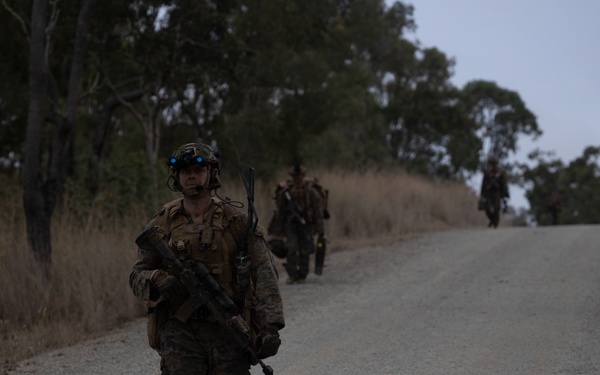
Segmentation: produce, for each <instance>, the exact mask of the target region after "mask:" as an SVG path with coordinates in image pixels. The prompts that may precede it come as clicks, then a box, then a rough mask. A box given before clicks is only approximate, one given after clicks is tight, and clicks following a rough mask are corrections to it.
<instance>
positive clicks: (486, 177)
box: [479, 158, 509, 228]
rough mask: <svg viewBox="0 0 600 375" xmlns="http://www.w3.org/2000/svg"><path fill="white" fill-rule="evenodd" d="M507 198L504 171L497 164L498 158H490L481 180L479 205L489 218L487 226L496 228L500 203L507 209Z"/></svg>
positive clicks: (506, 182)
mask: <svg viewBox="0 0 600 375" xmlns="http://www.w3.org/2000/svg"><path fill="white" fill-rule="evenodd" d="M508 198H509V193H508V181H507V176H506V171H505V170H504V169H503V168H500V167H499V166H498V160H497V159H495V158H491V159H490V160H489V161H488V165H487V168H486V170H485V172H484V174H483V181H481V193H480V201H479V206H480V208H482V209H483V210H485V214H486V216H487V218H488V219H489V224H488V227H494V228H497V227H498V224H499V222H500V209H501V208H500V204H501V203H502V205H503V206H504V207H503V211H504V212H506V211H507V207H508V206H507V202H506V199H508Z"/></svg>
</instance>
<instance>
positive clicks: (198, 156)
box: [167, 143, 221, 190]
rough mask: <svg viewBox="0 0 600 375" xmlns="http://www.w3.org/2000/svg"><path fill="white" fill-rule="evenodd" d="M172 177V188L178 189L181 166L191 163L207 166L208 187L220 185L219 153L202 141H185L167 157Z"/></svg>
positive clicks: (212, 187)
mask: <svg viewBox="0 0 600 375" xmlns="http://www.w3.org/2000/svg"><path fill="white" fill-rule="evenodd" d="M167 165H168V166H169V169H170V170H171V178H173V179H174V184H173V190H179V182H178V177H179V176H178V175H179V171H180V170H181V169H182V168H186V167H189V166H192V165H201V166H205V165H206V166H208V167H209V173H210V181H209V188H210V189H217V188H219V187H221V181H220V179H219V172H220V170H221V154H220V152H219V151H218V150H215V149H214V148H212V147H211V146H209V145H207V144H204V143H186V144H184V145H182V146H180V147H179V148H178V149H177V150H175V152H173V155H171V157H169V158H168V159H167Z"/></svg>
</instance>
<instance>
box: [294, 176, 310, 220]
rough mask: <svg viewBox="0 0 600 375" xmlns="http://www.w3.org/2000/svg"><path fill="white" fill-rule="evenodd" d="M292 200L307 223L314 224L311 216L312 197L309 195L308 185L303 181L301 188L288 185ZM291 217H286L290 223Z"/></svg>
mask: <svg viewBox="0 0 600 375" xmlns="http://www.w3.org/2000/svg"><path fill="white" fill-rule="evenodd" d="M288 189H289V192H290V196H291V197H292V200H293V201H294V202H295V203H296V205H297V206H298V208H299V209H300V212H302V216H303V217H304V219H305V220H306V222H307V223H313V222H314V215H313V209H312V208H313V201H312V199H313V198H312V195H311V194H310V189H311V188H310V185H309V184H308V183H307V182H306V181H305V182H304V183H303V184H302V185H301V186H295V185H293V184H292V185H290V186H289V187H288ZM292 220H293V216H292V215H290V216H288V221H292Z"/></svg>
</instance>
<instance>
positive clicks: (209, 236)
mask: <svg viewBox="0 0 600 375" xmlns="http://www.w3.org/2000/svg"><path fill="white" fill-rule="evenodd" d="M204 218H205V221H204V222H203V223H202V224H195V223H193V221H192V220H191V219H190V218H189V217H188V216H187V215H185V214H184V212H183V200H182V199H176V200H174V201H172V202H169V203H167V204H165V205H164V206H163V208H162V209H161V210H160V212H159V213H158V214H157V215H156V216H155V219H154V225H155V226H157V227H158V231H159V233H161V234H162V235H163V238H164V240H165V241H166V242H167V243H168V245H169V247H170V248H171V250H173V253H174V254H175V255H176V257H177V258H178V259H179V260H180V261H181V262H182V263H183V265H184V266H185V267H187V268H190V269H192V270H193V269H194V266H193V265H194V262H200V263H202V264H204V265H205V266H206V268H207V269H208V270H209V272H210V274H211V275H212V277H213V278H214V279H215V281H216V282H217V283H219V284H221V285H222V286H223V287H224V288H225V292H226V293H227V295H228V296H229V297H231V298H232V299H233V300H234V301H235V302H236V304H238V306H240V307H241V305H242V304H243V303H242V301H243V299H244V294H245V292H246V291H245V290H244V291H243V292H240V288H239V287H236V285H235V283H236V282H235V275H234V263H233V262H234V259H235V256H236V255H237V254H238V242H239V241H241V240H242V236H244V235H245V228H244V225H243V223H242V221H241V220H240V217H239V212H238V211H237V210H236V209H234V208H233V207H231V206H229V205H227V204H224V203H223V202H217V201H214V200H213V202H212V204H211V206H210V208H209V211H208V214H207V215H205V217H204ZM161 269H162V270H164V271H166V272H168V273H169V274H172V275H177V274H178V270H177V267H175V265H174V264H173V262H171V261H169V260H163V261H162V263H161Z"/></svg>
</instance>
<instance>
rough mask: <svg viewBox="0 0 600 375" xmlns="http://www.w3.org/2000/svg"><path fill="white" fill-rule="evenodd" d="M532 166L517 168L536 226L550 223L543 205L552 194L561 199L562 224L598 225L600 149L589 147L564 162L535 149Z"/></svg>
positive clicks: (599, 215)
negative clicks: (579, 154) (557, 195)
mask: <svg viewBox="0 0 600 375" xmlns="http://www.w3.org/2000/svg"><path fill="white" fill-rule="evenodd" d="M529 159H530V161H532V162H533V163H534V164H533V166H528V165H525V164H522V165H519V170H520V174H519V175H520V180H519V183H520V184H521V185H522V186H523V187H524V188H525V197H526V198H527V200H528V201H529V206H530V213H531V214H532V215H533V216H534V218H535V220H536V222H537V223H538V224H545V223H547V222H549V220H548V211H547V209H546V202H547V200H548V197H549V196H550V193H552V191H556V192H558V194H559V195H560V197H561V200H562V207H561V212H560V214H559V222H560V223H561V224H598V223H600V214H599V213H598V210H597V209H596V207H598V204H600V147H598V146H588V147H586V148H585V149H584V150H583V152H582V155H581V156H579V157H577V158H575V159H574V160H572V161H570V162H568V163H566V164H565V163H564V162H563V161H562V160H560V159H559V158H557V157H556V156H555V155H554V154H553V153H551V152H542V151H539V150H536V151H534V152H532V153H530V155H529Z"/></svg>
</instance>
